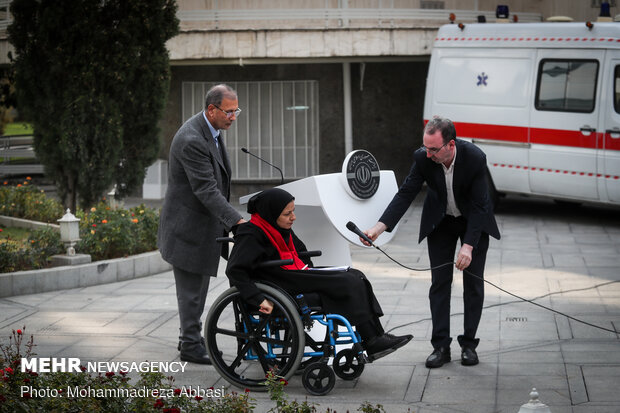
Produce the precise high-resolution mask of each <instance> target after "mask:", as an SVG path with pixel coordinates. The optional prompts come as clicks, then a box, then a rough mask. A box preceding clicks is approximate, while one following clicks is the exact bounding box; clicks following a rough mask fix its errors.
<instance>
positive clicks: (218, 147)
mask: <svg viewBox="0 0 620 413" xmlns="http://www.w3.org/2000/svg"><path fill="white" fill-rule="evenodd" d="M219 137H220V134H219V133H218V134H217V135H215V136H214V137H213V139H215V146H216V147H217V149H220V141H219Z"/></svg>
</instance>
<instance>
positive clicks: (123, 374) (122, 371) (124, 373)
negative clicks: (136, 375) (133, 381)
mask: <svg viewBox="0 0 620 413" xmlns="http://www.w3.org/2000/svg"><path fill="white" fill-rule="evenodd" d="M119 373H120V374H121V376H125V375H126V374H127V372H126V371H125V370H121V371H119Z"/></svg>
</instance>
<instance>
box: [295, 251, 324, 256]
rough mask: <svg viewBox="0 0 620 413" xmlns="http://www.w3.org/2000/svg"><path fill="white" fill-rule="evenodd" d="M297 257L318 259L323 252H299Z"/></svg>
mask: <svg viewBox="0 0 620 413" xmlns="http://www.w3.org/2000/svg"><path fill="white" fill-rule="evenodd" d="M298 255H299V256H300V257H320V256H321V255H323V252H322V251H319V250H315V251H301V252H300V253H299V254H298Z"/></svg>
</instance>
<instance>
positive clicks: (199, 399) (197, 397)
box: [194, 396, 202, 401]
mask: <svg viewBox="0 0 620 413" xmlns="http://www.w3.org/2000/svg"><path fill="white" fill-rule="evenodd" d="M194 399H196V400H198V401H201V400H202V396H196V397H194Z"/></svg>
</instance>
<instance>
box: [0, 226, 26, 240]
mask: <svg viewBox="0 0 620 413" xmlns="http://www.w3.org/2000/svg"><path fill="white" fill-rule="evenodd" d="M0 230H2V232H0V242H5V241H6V240H7V239H11V240H13V241H18V242H20V243H22V244H25V243H26V240H27V239H28V237H29V236H30V230H29V229H26V228H17V227H8V228H5V227H3V226H1V225H0Z"/></svg>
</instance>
